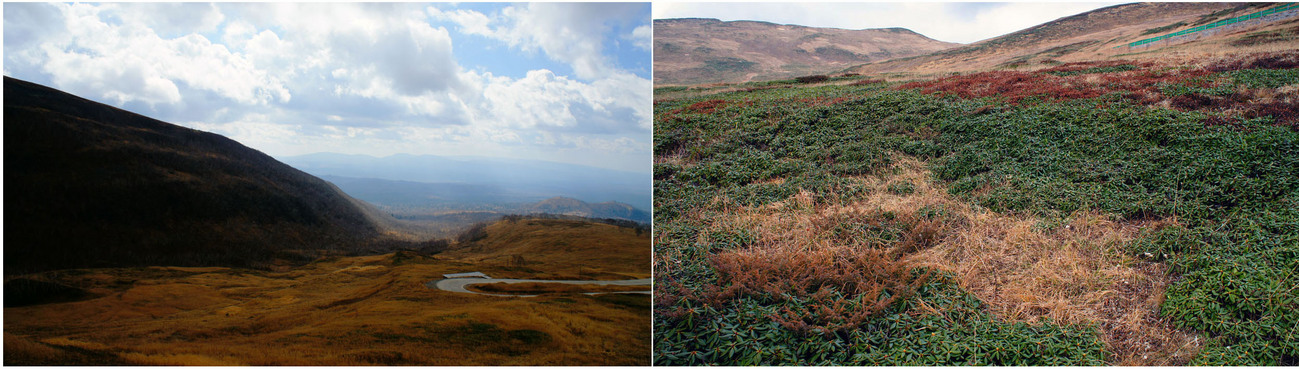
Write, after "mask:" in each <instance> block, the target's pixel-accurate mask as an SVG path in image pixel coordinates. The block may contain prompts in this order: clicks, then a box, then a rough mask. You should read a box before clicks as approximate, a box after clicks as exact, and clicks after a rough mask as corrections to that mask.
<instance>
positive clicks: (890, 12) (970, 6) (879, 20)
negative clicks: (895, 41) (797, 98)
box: [654, 1, 1130, 44]
mask: <svg viewBox="0 0 1299 369" xmlns="http://www.w3.org/2000/svg"><path fill="white" fill-rule="evenodd" d="M1124 3H1125V2H1081V3H1068V2H1009V3H984V2H947V3H936V2H887V3H880V2H875V3H850V2H835V3H811V2H799V3H793V2H745V3H744V4H743V6H737V4H735V3H716V2H714V3H705V2H655V3H654V19H667V18H717V19H720V20H723V21H735V20H756V21H766V22H772V23H779V24H796V25H801V26H808V27H832V28H844V29H865V28H890V27H903V28H907V29H910V30H912V31H915V32H919V33H920V34H922V35H925V36H928V37H929V38H932V39H935V40H939V41H947V42H957V43H963V44H965V43H972V42H975V41H980V40H985V39H989V38H993V37H997V36H1001V35H1004V34H1007V33H1011V32H1015V31H1019V30H1022V29H1025V28H1029V27H1032V26H1036V25H1039V24H1042V23H1046V22H1050V21H1052V20H1056V19H1059V18H1063V17H1067V16H1071V15H1074V14H1078V13H1083V12H1087V11H1090V10H1094V9H1098V8H1103V7H1106V6H1111V5H1118V4H1124ZM1128 3H1130V1H1129V2H1128Z"/></svg>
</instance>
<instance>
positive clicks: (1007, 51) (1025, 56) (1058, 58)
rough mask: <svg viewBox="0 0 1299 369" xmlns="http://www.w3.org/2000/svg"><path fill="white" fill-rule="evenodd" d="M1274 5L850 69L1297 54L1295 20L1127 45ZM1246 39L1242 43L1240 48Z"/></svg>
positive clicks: (1078, 29) (1051, 34)
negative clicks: (1291, 51)
mask: <svg viewBox="0 0 1299 369" xmlns="http://www.w3.org/2000/svg"><path fill="white" fill-rule="evenodd" d="M1274 5H1275V4H1274V3H1134V4H1124V5H1116V6H1111V7H1106V8H1102V9H1097V10H1094V11H1090V12H1086V13H1082V14H1078V15H1074V16H1070V17H1065V18H1061V19H1057V20H1054V21H1051V22H1047V23H1044V24H1041V25H1038V26H1034V27H1031V28H1028V29H1025V30H1022V31H1019V32H1015V33H1011V34H1007V35H1004V36H999V37H995V38H992V39H988V40H984V41H980V42H976V43H973V44H970V45H965V46H961V47H957V48H952V49H948V50H943V51H939V52H936V53H933V54H929V55H923V56H917V57H910V58H901V59H892V60H888V61H883V62H872V63H870V64H865V65H861V66H858V67H853V68H848V69H846V70H845V72H850V73H860V74H896V75H898V76H903V77H907V76H921V77H924V76H933V75H940V74H945V73H951V72H970V71H984V70H992V69H1005V68H1028V69H1035V68H1042V67H1050V66H1054V65H1059V64H1061V63H1070V62H1082V61H1101V60H1111V59H1140V60H1151V59H1176V60H1186V59H1191V58H1197V57H1206V56H1213V55H1221V54H1224V53H1248V52H1259V51H1276V50H1283V49H1294V48H1295V47H1296V46H1299V43H1296V39H1299V37H1296V34H1297V33H1299V32H1295V30H1294V28H1295V24H1294V22H1293V21H1292V19H1293V18H1291V19H1285V20H1280V21H1273V22H1265V23H1263V24H1257V25H1244V26H1238V27H1230V28H1228V27H1224V28H1222V29H1221V30H1220V31H1219V32H1202V33H1201V35H1200V36H1203V37H1202V38H1198V39H1195V40H1190V41H1187V42H1168V43H1164V42H1161V43H1156V44H1152V45H1150V46H1148V47H1138V48H1129V47H1128V46H1127V44H1128V43H1130V42H1134V41H1138V40H1142V39H1146V38H1150V37H1155V36H1160V35H1164V34H1168V33H1173V32H1177V31H1179V30H1183V29H1188V28H1192V27H1195V26H1199V25H1204V24H1208V23H1212V22H1215V21H1218V20H1223V19H1228V18H1231V17H1236V16H1241V15H1246V14H1250V13H1254V12H1258V11H1260V10H1263V9H1266V8H1268V7H1271V6H1274ZM1242 40H1244V41H1242Z"/></svg>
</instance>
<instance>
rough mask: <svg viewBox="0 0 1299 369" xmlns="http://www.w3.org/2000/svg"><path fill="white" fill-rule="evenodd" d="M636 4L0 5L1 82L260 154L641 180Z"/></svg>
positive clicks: (646, 26) (645, 13)
mask: <svg viewBox="0 0 1299 369" xmlns="http://www.w3.org/2000/svg"><path fill="white" fill-rule="evenodd" d="M650 43H651V25H650V6H649V4H646V3H576V4H559V3H530V4H498V3H459V4H445V3H437V4H420V3H395V4H393V3H387V4H375V3H369V4H341V3H339V4H271V3H243V4H235V3H229V4H198V3H169V4H163V3H117V4H98V5H96V4H48V3H5V4H4V74H5V75H7V76H11V77H15V78H19V79H24V80H28V81H32V82H36V83H40V84H44V85H47V86H51V87H54V88H57V89H60V90H64V91H67V92H69V93H72V94H76V95H79V96H82V97H85V98H89V99H92V100H95V101H99V102H103V103H106V104H110V105H113V106H117V107H121V108H124V109H127V110H130V111H133V112H136V113H140V114H143V115H147V116H150V117H154V118H157V119H160V120H163V121H167V122H171V123H176V124H181V125H184V126H188V127H191V128H197V129H202V130H206V131H211V132H215V133H219V134H222V135H225V136H227V137H231V138H233V139H235V140H238V141H239V142H241V143H243V144H245V145H248V146H251V147H253V148H255V149H258V150H261V151H262V152H265V153H267V154H270V155H272V156H278V157H283V156H290V155H299V154H307V153H314V152H338V153H349V154H368V155H375V156H385V155H391V154H397V153H407V154H434V155H476V156H494V157H509V158H526V159H541V160H551V161H559V162H567V163H575V164H583V165H592V166H598V167H604V168H611V169H621V170H630V171H638V172H648V171H649V170H650V166H651V163H650V159H649V158H650V156H651V153H650V150H651V145H650V141H651V134H650V132H651V131H650V129H651V124H652V123H651V109H652V107H651V89H652V85H651V82H650V68H651V67H650V65H651V60H650V51H649V48H650Z"/></svg>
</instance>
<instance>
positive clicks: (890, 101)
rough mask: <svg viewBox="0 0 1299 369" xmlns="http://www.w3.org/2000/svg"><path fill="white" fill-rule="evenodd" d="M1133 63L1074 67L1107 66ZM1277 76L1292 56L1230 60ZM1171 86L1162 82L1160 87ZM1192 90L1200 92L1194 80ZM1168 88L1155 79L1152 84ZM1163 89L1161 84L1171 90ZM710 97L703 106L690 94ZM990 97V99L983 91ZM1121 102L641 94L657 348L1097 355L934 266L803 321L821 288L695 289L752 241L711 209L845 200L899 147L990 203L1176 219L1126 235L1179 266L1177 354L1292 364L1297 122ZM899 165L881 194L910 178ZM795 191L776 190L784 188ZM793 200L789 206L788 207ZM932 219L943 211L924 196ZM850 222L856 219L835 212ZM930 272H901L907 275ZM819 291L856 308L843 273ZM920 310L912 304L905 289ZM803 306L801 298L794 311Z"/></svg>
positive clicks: (771, 356)
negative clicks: (1197, 342)
mask: <svg viewBox="0 0 1299 369" xmlns="http://www.w3.org/2000/svg"><path fill="white" fill-rule="evenodd" d="M1130 69H1131V66H1129V65H1120V66H1117V67H1105V68H1101V69H1098V70H1090V69H1088V70H1083V71H1081V72H1079V73H1110V72H1121V71H1125V70H1130ZM1226 74H1227V75H1228V77H1230V78H1231V80H1232V81H1233V82H1232V85H1233V86H1235V85H1243V86H1248V87H1250V88H1275V87H1278V86H1283V85H1286V84H1293V83H1295V82H1294V81H1295V78H1296V77H1295V75H1294V70H1240V71H1235V72H1229V73H1226ZM1169 88H1176V87H1169ZM1191 92H1192V93H1204V91H1191ZM1165 93H1168V92H1165ZM1168 94H1169V95H1172V93H1168ZM701 103H707V104H706V106H707V107H709V109H708V110H707V111H705V112H701V111H699V110H698V109H693V108H692V107H696V108H698V107H702V106H705V105H700V104H701ZM989 104H993V106H990V105H989ZM1205 118H1206V115H1205V114H1204V113H1200V112H1181V111H1177V110H1172V109H1167V108H1157V107H1148V106H1140V105H1136V104H1135V103H1134V102H1132V101H1130V100H1126V99H1124V98H1122V97H1117V96H1115V95H1106V96H1102V97H1100V98H1095V99H1076V100H1063V101H1058V102H1057V101H1050V102H1047V101H1034V100H1030V101H1024V102H1021V103H1020V104H1017V105H1008V104H1004V103H1000V104H999V103H997V102H995V101H992V100H986V99H977V100H976V99H970V100H963V99H957V98H951V97H939V96H934V95H925V94H922V93H920V92H919V91H918V90H908V89H898V88H897V87H896V85H890V84H886V83H873V84H865V85H857V86H851V85H849V86H815V87H806V86H799V87H791V88H779V89H764V90H750V91H739V92H727V93H720V94H714V95H709V96H703V97H696V98H686V99H681V100H670V101H660V102H658V103H656V105H655V129H654V145H655V155H656V156H657V157H658V160H656V163H657V164H655V166H654V178H655V181H654V186H655V199H654V206H655V212H654V220H655V229H654V231H655V233H656V234H655V253H656V259H657V260H660V261H659V262H658V263H657V264H656V265H657V266H656V268H658V269H656V275H655V277H656V279H657V280H656V288H657V289H658V290H657V291H656V296H657V298H656V302H655V304H656V307H655V309H656V311H657V316H658V318H657V320H656V321H655V332H656V338H655V339H656V340H657V342H656V352H655V363H656V364H660V365H697V364H721V365H753V364H764V365H826V364H839V365H966V364H968V365H987V364H993V365H1104V364H1106V363H1107V361H1106V360H1107V359H1108V358H1107V355H1108V354H1107V351H1106V348H1105V346H1104V344H1103V343H1102V342H1101V340H1100V339H1099V338H1098V337H1099V336H1098V335H1097V333H1096V327H1091V326H1078V325H1060V324H1056V323H1053V322H1042V323H1039V324H1025V323H1013V322H1008V321H1003V320H1000V319H999V318H997V317H995V316H992V315H990V314H989V313H987V312H986V310H985V309H981V308H980V306H981V302H980V301H978V299H977V298H975V297H973V296H972V295H970V294H969V293H968V292H966V291H963V290H961V288H960V287H958V286H957V284H956V283H955V282H954V281H953V279H952V277H950V276H945V275H942V274H935V275H934V276H933V277H932V278H928V279H916V280H915V281H916V282H923V283H921V286H920V287H919V288H918V289H917V290H916V291H915V293H914V294H912V295H908V296H902V297H901V298H897V299H895V300H890V301H892V303H891V304H890V305H888V307H887V308H886V309H884V310H882V311H879V312H877V313H873V314H872V315H871V316H870V318H869V319H867V320H865V321H864V322H863V323H861V324H859V325H857V326H856V328H855V329H848V330H822V329H815V328H814V329H811V330H799V329H792V328H791V327H790V325H789V324H787V323H782V321H787V320H788V319H791V318H799V317H802V318H804V321H806V322H815V321H816V320H817V316H816V314H818V313H816V311H818V310H816V309H814V308H806V307H804V305H811V306H815V305H817V304H822V303H824V302H825V301H826V300H825V299H824V297H825V296H824V295H806V296H793V295H789V296H767V295H761V294H758V295H744V296H740V297H737V298H732V299H709V298H707V295H708V294H709V291H710V290H712V289H716V288H718V287H726V286H724V285H723V286H719V284H725V283H728V282H726V281H727V279H724V278H722V277H723V275H722V273H720V272H719V271H718V270H717V269H716V264H714V263H710V260H712V259H711V258H710V257H711V256H712V255H714V254H716V253H718V252H721V251H725V250H735V249H740V248H744V247H749V246H751V245H752V244H754V243H755V242H758V238H757V236H755V235H754V234H752V233H751V232H750V231H749V230H745V229H739V228H737V229H729V230H723V231H717V230H716V229H715V228H710V227H711V226H713V225H712V224H711V220H712V219H716V218H718V217H719V216H720V215H722V214H724V213H725V212H727V211H730V210H733V209H735V208H737V207H738V206H748V207H758V206H764V205H768V204H773V203H777V202H782V201H786V200H790V199H791V197H793V196H795V195H796V194H798V193H800V191H806V192H807V193H809V194H810V195H811V196H812V201H813V202H814V203H816V204H843V203H849V202H852V201H854V200H856V199H859V198H861V197H862V196H863V195H866V194H867V191H868V190H867V189H866V188H865V187H864V186H863V185H861V180H860V178H862V177H864V176H873V175H882V174H886V173H888V171H890V170H892V166H893V163H894V161H895V158H896V156H897V155H909V156H913V157H917V158H921V159H923V160H926V162H927V165H928V167H929V169H930V171H931V172H932V173H933V176H934V178H933V180H935V181H938V182H940V183H943V184H945V185H946V186H947V187H948V188H949V189H950V192H951V193H952V194H953V195H955V196H957V197H958V198H961V199H964V200H967V201H969V202H971V203H973V204H977V205H979V206H982V207H985V208H987V209H990V210H993V211H997V212H1004V213H1017V214H1025V215H1031V216H1035V217H1039V218H1041V219H1043V221H1044V222H1047V223H1051V222H1059V221H1060V220H1061V219H1063V218H1066V217H1068V216H1069V215H1070V214H1073V213H1075V212H1076V211H1080V210H1091V211H1100V212H1103V213H1107V214H1110V215H1113V216H1114V217H1116V218H1119V219H1128V220H1139V219H1177V222H1176V223H1175V224H1176V225H1174V226H1170V227H1166V228H1162V229H1159V230H1148V231H1145V232H1144V233H1142V235H1141V236H1140V237H1139V238H1138V239H1137V240H1136V241H1134V242H1132V243H1131V244H1129V245H1127V246H1126V248H1125V251H1126V252H1129V253H1131V254H1132V255H1134V256H1135V257H1137V258H1141V259H1144V260H1149V261H1155V262H1163V263H1168V264H1169V265H1170V266H1171V268H1170V273H1174V274H1176V275H1178V276H1179V277H1178V278H1175V279H1174V280H1175V282H1174V283H1173V284H1172V285H1171V286H1170V287H1169V288H1168V290H1167V297H1166V300H1165V302H1164V303H1163V305H1162V306H1161V308H1160V314H1161V315H1162V316H1164V317H1166V318H1168V319H1169V320H1170V321H1171V322H1173V323H1174V324H1175V325H1177V326H1178V327H1180V328H1182V329H1186V330H1188V331H1192V332H1198V333H1200V334H1203V335H1204V336H1205V338H1207V339H1208V342H1209V343H1208V344H1207V345H1206V346H1205V348H1204V351H1203V352H1201V353H1200V354H1199V355H1198V356H1197V357H1196V358H1195V359H1194V361H1193V362H1192V363H1195V364H1209V365H1295V364H1299V361H1297V360H1299V340H1296V338H1295V337H1294V336H1295V334H1296V333H1295V332H1296V331H1299V330H1296V329H1295V327H1296V326H1299V297H1297V296H1299V290H1297V289H1296V288H1295V287H1294V286H1296V285H1299V277H1297V271H1299V210H1296V209H1299V132H1296V131H1295V130H1292V129H1289V128H1288V127H1284V126H1277V125H1273V124H1271V121H1270V120H1269V119H1268V118H1260V119H1245V120H1243V122H1242V123H1241V124H1240V125H1239V126H1233V127H1225V126H1212V125H1206V124H1204V123H1203V122H1204V121H1205ZM914 188H915V187H914V184H912V183H904V182H895V183H891V184H890V185H889V186H888V187H887V190H888V191H889V192H892V193H895V194H907V193H910V192H911V191H914ZM791 203H792V202H791ZM789 211H799V210H798V209H790V210H789ZM918 214H919V215H920V216H922V217H926V218H943V217H945V216H947V214H948V212H947V210H946V209H943V208H941V207H936V208H926V209H921V210H920V211H919V213H918ZM837 231H843V232H847V233H851V232H853V229H849V228H845V229H842V230H837ZM930 272H932V271H923V270H919V269H917V270H914V271H913V274H915V275H922V274H925V275H928V274H932V273H930ZM833 293H837V294H840V296H838V297H836V299H837V300H834V301H848V302H849V303H845V304H837V305H836V306H835V307H834V309H838V310H847V311H849V312H850V313H851V311H852V310H854V309H864V308H865V307H864V306H858V305H854V304H858V303H853V302H852V301H859V300H854V298H856V297H857V296H855V295H851V292H850V291H847V290H834V291H833ZM860 301H861V302H860V304H863V305H864V304H865V303H866V301H864V300H860ZM919 305H924V306H928V307H932V308H934V309H936V311H938V312H939V313H936V314H916V311H917V309H915V307H916V306H919ZM799 312H803V313H799Z"/></svg>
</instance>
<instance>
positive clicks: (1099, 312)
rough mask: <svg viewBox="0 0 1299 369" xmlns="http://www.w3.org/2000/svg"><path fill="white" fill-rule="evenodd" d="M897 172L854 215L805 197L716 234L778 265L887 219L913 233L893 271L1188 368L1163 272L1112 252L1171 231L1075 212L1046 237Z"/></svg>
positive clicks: (1186, 345) (745, 215)
mask: <svg viewBox="0 0 1299 369" xmlns="http://www.w3.org/2000/svg"><path fill="white" fill-rule="evenodd" d="M894 162H895V163H896V166H895V167H896V168H897V170H896V171H895V172H894V173H891V174H887V175H881V176H868V177H862V178H859V180H860V181H861V183H862V185H863V186H865V187H867V188H869V189H870V192H869V193H870V195H868V196H866V197H865V198H864V199H862V200H861V201H858V202H855V203H853V204H849V205H845V206H837V205H835V206H814V205H813V202H812V201H811V195H810V194H806V193H804V194H800V195H798V196H795V197H794V198H792V199H791V200H788V201H786V202H784V203H778V204H773V205H770V206H767V207H764V208H737V209H736V210H734V211H732V212H731V214H730V216H729V217H726V218H724V219H719V220H718V221H717V222H715V223H714V224H713V229H715V231H721V230H725V229H734V228H736V227H740V228H744V229H751V230H754V231H755V232H756V233H758V234H759V235H760V237H759V238H760V241H759V242H758V245H756V246H753V247H750V248H743V249H739V250H734V251H729V252H728V253H733V254H736V255H748V254H753V255H755V256H757V258H756V259H755V260H773V259H777V258H789V257H790V255H792V254H795V253H807V254H809V255H817V254H820V253H829V254H835V253H838V252H840V251H841V249H843V248H844V247H847V246H844V245H843V243H842V240H836V239H835V238H834V236H833V234H832V232H827V231H826V229H827V225H826V224H824V223H826V222H831V223H833V222H836V221H845V220H846V221H860V219H863V217H862V215H864V214H867V215H869V214H882V213H890V214H893V216H894V217H895V219H897V220H898V221H901V222H904V223H908V224H910V227H909V228H908V229H909V231H908V232H906V233H905V237H904V238H903V239H902V240H901V241H900V242H899V243H900V244H903V245H904V246H900V247H899V249H898V250H897V251H898V252H901V253H902V254H905V255H906V256H904V257H902V258H901V259H899V260H897V262H896V264H897V265H898V266H899V267H911V266H923V267H929V268H934V269H938V270H944V271H949V272H951V273H953V274H955V275H956V277H957V280H958V281H960V282H959V283H960V284H961V287H962V288H964V289H966V290H968V291H970V292H971V293H973V294H974V295H976V296H977V297H978V298H979V299H980V300H982V301H984V302H985V303H987V306H988V308H989V309H990V310H991V311H992V312H993V313H995V314H997V315H998V316H1000V317H1002V318H1004V319H1008V320H1012V321H1024V322H1030V323H1035V322H1041V321H1043V320H1049V321H1052V322H1056V323H1063V324H1075V323H1081V324H1095V325H1096V326H1098V327H1099V328H1100V331H1101V332H1100V333H1101V335H1102V337H1103V338H1104V339H1105V340H1106V342H1107V344H1108V346H1109V348H1110V349H1111V350H1112V351H1113V352H1115V354H1116V356H1117V357H1116V360H1115V363H1116V364H1121V365H1179V364H1185V363H1186V362H1187V361H1188V360H1189V359H1190V357H1191V356H1194V354H1195V353H1196V352H1197V351H1198V349H1199V342H1198V341H1197V340H1196V339H1195V338H1194V335H1191V334H1187V333H1185V332H1181V331H1178V330H1176V329H1174V328H1173V327H1172V326H1171V325H1169V324H1168V323H1167V322H1166V321H1164V320H1163V319H1160V318H1159V317H1158V314H1157V312H1158V306H1159V303H1160V302H1161V301H1162V299H1163V295H1164V289H1165V288H1166V287H1167V285H1168V283H1169V280H1168V277H1167V276H1166V274H1165V273H1164V268H1165V267H1164V266H1163V265H1161V264H1151V263H1146V262H1141V261H1138V260H1135V259H1134V258H1132V257H1129V256H1127V255H1125V254H1124V253H1123V252H1122V251H1121V250H1119V249H1118V248H1119V247H1120V246H1121V245H1123V244H1124V243H1126V242H1128V241H1130V240H1132V239H1133V238H1134V237H1136V235H1137V233H1138V232H1139V230H1140V229H1141V228H1143V227H1159V226H1162V225H1163V224H1165V223H1172V222H1175V220H1164V221H1138V222H1120V221H1115V220H1113V219H1109V218H1107V217H1105V216H1103V215H1101V214H1097V213H1093V212H1080V213H1077V214H1073V215H1072V216H1071V217H1070V218H1069V219H1068V220H1067V222H1066V223H1065V224H1061V225H1058V226H1055V227H1045V226H1043V225H1042V224H1040V221H1039V220H1038V219H1036V218H1032V217H1028V216H1019V215H1008V214H999V213H995V212H991V211H988V210H986V209H982V208H979V207H977V206H973V205H971V204H968V203H965V202H963V201H961V200H958V199H956V198H954V197H952V196H951V195H949V194H948V193H947V189H946V188H944V187H943V186H940V185H936V184H934V183H933V182H932V181H931V180H930V177H929V173H928V172H927V171H926V170H924V168H923V163H921V162H919V161H917V160H915V159H913V158H908V157H897V158H895V159H894ZM899 182H909V183H911V184H912V185H913V186H914V191H913V192H910V193H907V194H898V193H895V192H890V191H889V190H888V187H889V185H890V184H894V183H899ZM926 207H928V208H942V209H945V210H946V211H947V212H948V215H946V216H944V217H942V218H941V219H940V220H941V222H934V221H925V220H924V219H925V218H924V217H920V216H919V215H918V211H919V210H920V209H922V208H926ZM852 251H854V252H861V251H863V249H855V250H852ZM773 252H775V253H780V255H772V253H773ZM720 255H726V253H723V254H719V256H720ZM833 259H834V258H830V259H827V260H833Z"/></svg>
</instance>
